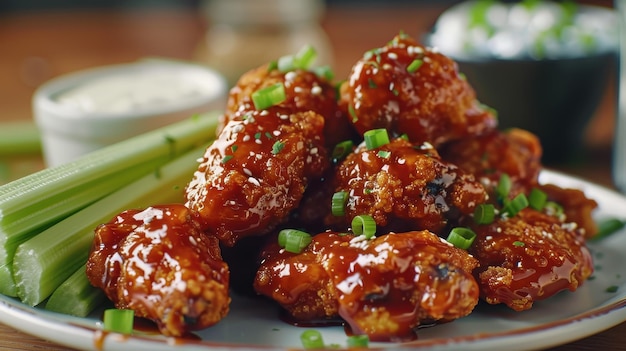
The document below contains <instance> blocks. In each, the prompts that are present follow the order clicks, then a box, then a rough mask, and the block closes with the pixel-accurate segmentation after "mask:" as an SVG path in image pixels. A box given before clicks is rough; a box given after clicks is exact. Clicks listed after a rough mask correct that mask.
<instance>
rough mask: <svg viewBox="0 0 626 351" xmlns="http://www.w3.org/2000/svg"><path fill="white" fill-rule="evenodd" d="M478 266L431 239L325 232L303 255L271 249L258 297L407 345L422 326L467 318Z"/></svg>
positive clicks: (423, 234)
mask: <svg viewBox="0 0 626 351" xmlns="http://www.w3.org/2000/svg"><path fill="white" fill-rule="evenodd" d="M476 266H477V261H476V260H475V259H474V258H473V257H472V256H470V255H469V254H468V253H467V251H464V250H461V249H458V248H455V247H454V246H452V245H451V244H449V243H448V242H446V241H444V240H442V239H440V238H439V237H438V236H437V235H435V234H433V233H430V232H428V231H413V232H407V233H399V234H395V233H389V234H385V235H381V236H379V237H376V238H374V239H365V236H362V235H361V236H354V235H352V234H345V233H337V232H323V233H320V234H317V235H315V236H313V238H312V242H311V244H310V245H308V247H306V248H305V249H304V250H303V251H302V252H301V253H299V254H294V253H290V252H287V251H285V250H280V249H279V248H278V246H276V245H273V246H271V247H269V248H268V249H267V250H266V251H265V253H264V260H263V262H262V265H261V267H260V269H259V271H258V273H257V276H256V280H255V289H256V290H257V291H258V292H259V293H260V294H263V295H266V296H269V297H271V298H272V299H274V300H275V301H277V302H278V303H279V304H280V305H281V306H283V307H284V308H285V309H286V310H287V311H288V312H289V313H290V314H291V315H292V316H293V317H294V318H296V319H298V320H305V321H306V320H311V319H324V318H333V317H337V316H338V317H340V318H342V319H343V320H344V321H345V322H346V323H347V324H348V325H349V327H350V328H351V330H352V332H353V333H354V334H366V335H368V336H369V337H370V339H371V340H379V341H382V340H387V341H389V340H392V341H400V340H409V339H414V338H415V333H414V329H415V328H416V327H418V326H419V325H421V324H424V323H433V322H436V321H450V320H454V319H457V318H460V317H463V316H466V315H468V314H469V313H470V312H471V311H472V310H473V308H474V307H475V306H476V304H477V303H478V296H479V291H478V285H477V284H476V281H475V279H474V278H473V276H472V270H473V269H474V268H475V267H476Z"/></svg>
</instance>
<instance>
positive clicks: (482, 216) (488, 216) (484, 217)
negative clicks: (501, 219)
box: [474, 204, 496, 224]
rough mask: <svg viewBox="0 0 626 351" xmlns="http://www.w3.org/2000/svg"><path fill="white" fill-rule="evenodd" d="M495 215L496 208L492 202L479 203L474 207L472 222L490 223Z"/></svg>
mask: <svg viewBox="0 0 626 351" xmlns="http://www.w3.org/2000/svg"><path fill="white" fill-rule="evenodd" d="M495 217H496V209H495V206H493V205H492V204H479V205H478V206H476V208H475V209H474V222H476V223H477V224H490V223H492V222H493V220H494V219H495Z"/></svg>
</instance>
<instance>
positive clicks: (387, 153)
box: [377, 150, 391, 158]
mask: <svg viewBox="0 0 626 351" xmlns="http://www.w3.org/2000/svg"><path fill="white" fill-rule="evenodd" d="M377 155H378V157H380V158H389V157H390V156H391V151H386V150H380V151H378V154H377Z"/></svg>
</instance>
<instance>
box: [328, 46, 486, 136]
mask: <svg viewBox="0 0 626 351" xmlns="http://www.w3.org/2000/svg"><path fill="white" fill-rule="evenodd" d="M415 60H420V61H421V62H422V63H421V66H420V67H419V68H417V69H416V70H415V71H414V72H409V70H408V69H407V68H408V67H409V66H410V65H411V63H412V62H413V61H415ZM339 103H340V106H341V107H342V108H343V109H344V111H346V112H345V113H346V114H348V115H349V116H350V118H351V120H352V122H353V124H354V126H355V127H356V129H357V130H358V131H359V132H360V133H364V132H365V131H367V130H370V129H374V128H386V129H387V130H388V131H389V132H390V133H391V134H393V135H394V136H399V135H402V134H404V133H406V134H407V135H408V136H409V139H410V140H411V141H413V142H415V143H421V142H426V141H427V142H430V143H432V144H433V145H435V147H437V146H439V145H440V144H442V143H444V142H446V141H450V140H456V139H459V138H463V137H466V136H469V135H479V134H482V133H483V132H485V131H486V130H490V129H493V128H495V127H496V124H497V123H496V119H495V117H494V115H493V114H492V113H491V112H490V111H489V110H488V109H484V108H483V107H482V105H481V104H479V103H478V101H477V100H476V96H475V92H474V90H473V89H472V87H471V86H470V85H469V84H468V82H467V81H466V80H465V79H464V78H463V77H462V76H461V75H459V73H458V71H457V65H456V63H455V62H454V61H453V60H452V59H450V58H448V57H446V56H444V55H442V54H440V53H438V52H436V51H434V50H432V49H430V48H426V47H424V46H421V45H419V44H418V43H417V42H416V41H415V40H413V39H412V38H410V37H408V36H406V35H398V36H396V37H395V38H393V39H392V40H391V41H390V42H389V43H388V44H387V45H386V46H383V47H381V48H378V49H374V50H371V51H370V52H368V53H366V54H365V55H364V57H363V58H362V59H361V60H359V61H358V62H356V63H355V65H354V66H353V68H352V71H351V74H350V76H349V78H348V80H347V81H346V82H345V83H344V84H343V85H342V86H341V98H340V101H339Z"/></svg>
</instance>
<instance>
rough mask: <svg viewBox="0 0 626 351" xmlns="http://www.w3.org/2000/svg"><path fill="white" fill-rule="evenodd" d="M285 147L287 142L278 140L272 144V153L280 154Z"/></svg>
mask: <svg viewBox="0 0 626 351" xmlns="http://www.w3.org/2000/svg"><path fill="white" fill-rule="evenodd" d="M284 147H285V143H283V142H281V141H277V142H275V143H274V145H272V154H274V155H276V154H278V153H279V152H280V151H281V150H282V149H283V148H284Z"/></svg>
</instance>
